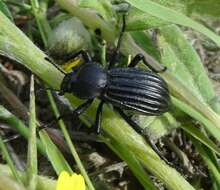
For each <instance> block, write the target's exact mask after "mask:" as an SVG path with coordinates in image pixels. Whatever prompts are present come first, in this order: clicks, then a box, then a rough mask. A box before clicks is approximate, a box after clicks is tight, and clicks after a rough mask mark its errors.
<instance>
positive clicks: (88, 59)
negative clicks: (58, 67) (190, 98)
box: [64, 50, 92, 63]
mask: <svg viewBox="0 0 220 190" xmlns="http://www.w3.org/2000/svg"><path fill="white" fill-rule="evenodd" d="M79 55H82V58H83V60H84V61H85V62H86V63H89V62H92V58H91V56H90V55H89V53H88V52H87V51H85V50H80V51H78V52H76V53H73V52H72V53H68V54H66V55H65V58H64V61H69V60H71V59H74V58H76V57H78V56H79Z"/></svg>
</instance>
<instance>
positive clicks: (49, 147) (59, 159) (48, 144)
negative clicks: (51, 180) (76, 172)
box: [39, 130, 73, 175]
mask: <svg viewBox="0 0 220 190" xmlns="http://www.w3.org/2000/svg"><path fill="white" fill-rule="evenodd" d="M39 135H40V139H41V141H42V143H43V145H44V147H45V149H46V153H47V157H48V159H49V161H50V162H51V164H52V166H53V168H54V170H55V172H56V174H57V175H59V174H60V173H61V172H62V171H67V172H68V173H73V171H72V169H71V167H70V166H69V164H68V162H67V161H66V160H65V158H64V157H63V155H62V153H61V152H60V151H59V149H58V148H57V147H56V145H55V144H54V143H53V142H52V140H51V139H50V137H49V136H48V134H47V132H46V131H45V130H41V131H40V132H39Z"/></svg>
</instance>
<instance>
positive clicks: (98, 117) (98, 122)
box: [93, 100, 104, 134]
mask: <svg viewBox="0 0 220 190" xmlns="http://www.w3.org/2000/svg"><path fill="white" fill-rule="evenodd" d="M103 104H104V101H103V100H102V101H101V102H100V103H99V106H98V108H97V111H96V118H95V124H94V126H93V128H94V129H95V132H96V133H97V134H99V133H100V129H101V119H102V108H103Z"/></svg>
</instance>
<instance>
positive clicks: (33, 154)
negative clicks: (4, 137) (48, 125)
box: [27, 75, 37, 190]
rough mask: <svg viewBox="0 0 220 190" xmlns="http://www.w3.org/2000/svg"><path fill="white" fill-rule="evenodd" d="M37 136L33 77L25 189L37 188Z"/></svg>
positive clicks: (32, 82)
mask: <svg viewBox="0 0 220 190" xmlns="http://www.w3.org/2000/svg"><path fill="white" fill-rule="evenodd" d="M36 179H37V136H36V109H35V95H34V76H33V75H32V76H31V86H30V117H29V138H28V155H27V187H28V189H29V190H35V189H36V186H37V180H36Z"/></svg>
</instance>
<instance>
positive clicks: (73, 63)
mask: <svg viewBox="0 0 220 190" xmlns="http://www.w3.org/2000/svg"><path fill="white" fill-rule="evenodd" d="M80 63H81V60H80V59H71V60H69V61H67V62H66V63H65V64H64V65H62V68H63V69H64V70H65V71H66V72H69V71H71V70H72V69H73V67H76V66H77V65H79V64H80Z"/></svg>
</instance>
